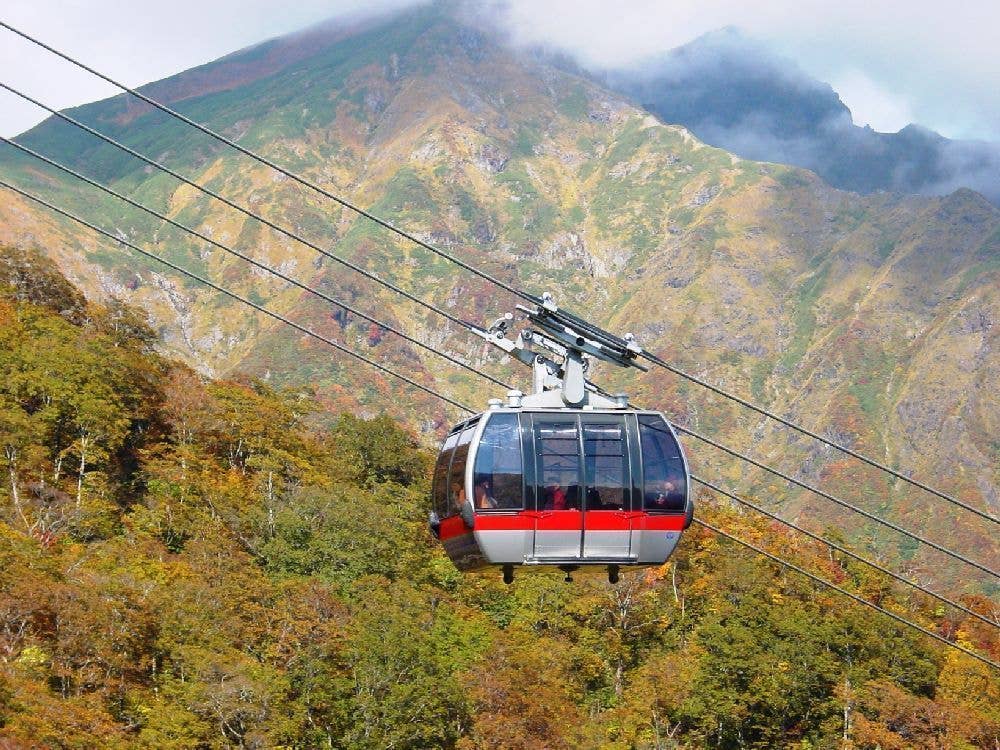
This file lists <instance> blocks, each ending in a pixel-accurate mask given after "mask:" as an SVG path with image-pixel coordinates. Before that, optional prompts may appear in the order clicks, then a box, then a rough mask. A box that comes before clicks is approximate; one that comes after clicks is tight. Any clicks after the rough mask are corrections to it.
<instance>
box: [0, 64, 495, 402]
mask: <svg viewBox="0 0 1000 750" xmlns="http://www.w3.org/2000/svg"><path fill="white" fill-rule="evenodd" d="M0 85H2V84H0ZM0 141H2V142H3V143H6V144H7V145H9V146H12V147H13V148H16V149H19V150H20V151H22V152H24V153H26V154H29V155H31V156H33V157H35V158H36V159H38V160H40V161H42V162H44V163H46V164H48V165H50V166H52V167H55V168H56V169H59V170H62V171H63V172H65V173H66V174H69V175H72V176H73V177H75V178H77V179H78V180H82V181H83V182H86V183H87V184H88V185H92V186H93V187H96V188H97V189H99V190H102V191H104V192H105V193H107V194H109V195H112V196H114V197H115V198H118V199H119V200H121V201H124V202H125V203H128V204H129V205H130V206H134V207H135V208H138V209H140V210H142V211H145V212H146V213H148V214H150V215H151V216H155V217H156V218H158V219H160V220H161V221H164V222H166V223H168V224H170V225H171V226H174V227H176V228H178V229H180V230H183V231H184V232H187V233H188V234H191V235H193V236H194V237H197V238H198V239H199V240H201V241H202V242H207V243H208V244H210V245H212V246H214V247H217V248H218V249H220V250H222V251H224V252H227V253H229V254H231V255H234V256H236V257H237V258H240V259H241V260H244V261H246V262H247V263H250V264H251V265H253V266H256V267H257V268H259V269H261V270H262V271H266V272H267V273H270V274H272V275H274V276H276V277H277V278H279V279H281V280H282V281H287V282H288V283H289V284H292V285H294V286H296V287H298V288H299V289H302V290H303V291H305V292H308V293H310V294H313V295H315V296H317V297H319V298H320V299H322V300H324V301H326V302H329V303H330V304H331V305H336V306H337V307H342V308H343V309H345V310H347V311H348V312H351V313H354V314H355V315H357V316H358V317H360V318H363V319H365V320H367V321H368V322H370V323H374V324H375V325H377V326H380V327H381V328H384V329H385V330H387V331H390V332H392V333H394V334H396V335H397V336H399V337H400V338H402V339H404V340H406V341H409V342H410V343H411V344H415V345H416V346H419V347H421V348H422V349H425V350H427V351H429V352H431V353H433V354H436V355H438V356H439V357H443V358H444V359H446V360H447V361H449V362H451V363H452V364H454V365H457V366H459V367H462V368H464V369H466V370H468V371H469V372H472V373H473V374H475V375H479V376H481V377H484V378H486V379H487V380H489V381H490V382H492V383H494V384H495V385H499V386H502V387H504V388H506V389H508V390H509V389H510V386H509V385H508V384H506V383H504V382H503V381H502V380H497V379H496V378H494V377H492V376H491V375H488V374H486V373H484V372H481V371H480V370H477V369H476V368H474V367H472V366H471V365H467V364H466V363H465V362H462V361H461V360H459V359H456V358H455V357H452V356H451V355H450V354H447V353H446V352H442V351H439V350H438V349H435V348H434V347H432V346H429V345H428V344H425V343H423V342H422V341H420V340H419V339H416V338H414V337H413V336H410V335H409V334H408V333H406V332H404V331H402V330H400V329H398V328H396V327H395V326H393V325H391V324H389V323H385V322H383V321H381V320H378V319H376V318H373V317H372V316H371V315H368V314H367V313H365V312H362V311H361V310H358V309H357V308H355V307H353V306H351V305H349V304H347V303H346V302H342V301H340V300H338V299H336V298H335V297H331V296H329V295H328V294H325V293H324V292H321V291H320V290H318V289H316V288H314V287H311V286H309V285H308V284H303V283H302V282H300V281H297V280H296V279H294V278H292V277H291V276H288V275H287V274H285V273H283V272H281V271H279V270H277V269H276V268H272V267H271V266H269V265H267V264H266V263H261V262H260V261H257V260H255V259H254V258H251V257H250V256H248V255H245V254H243V253H241V252H240V251H239V250H235V249H233V248H231V247H228V246H227V245H224V244H222V243H221V242H218V241H216V240H213V239H212V238H211V237H209V236H207V235H205V234H202V233H201V232H199V231H198V230H197V229H193V228H191V227H188V226H185V225H184V224H181V223H180V222H177V221H174V220H173V219H171V218H170V217H168V216H166V215H164V214H161V213H160V212H158V211H155V210H154V209H152V208H149V207H148V206H145V205H143V204H142V203H139V202H138V201H135V200H132V199H131V198H129V197H128V196H126V195H123V194H122V193H119V192H118V191H117V190H114V189H113V188H110V187H108V186H107V185H103V184H101V183H100V182H97V181H96V180H92V179H91V178H89V177H87V176H86V175H83V174H80V173H79V172H77V171H75V170H73V169H71V168H69V167H67V166H65V165H64V164H60V163H59V162H57V161H55V160H54V159H50V158H49V157H47V156H45V155H43V154H40V153H38V152H37V151H34V150H32V149H30V148H28V147H27V146H22V145H21V144H19V143H17V142H16V141H12V140H10V139H9V138H5V137H4V136H0Z"/></svg>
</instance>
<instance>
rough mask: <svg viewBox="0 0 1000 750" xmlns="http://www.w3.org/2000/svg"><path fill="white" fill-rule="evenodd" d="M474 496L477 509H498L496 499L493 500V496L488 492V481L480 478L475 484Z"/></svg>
mask: <svg viewBox="0 0 1000 750" xmlns="http://www.w3.org/2000/svg"><path fill="white" fill-rule="evenodd" d="M475 494H476V507H477V508H496V507H498V503H497V501H496V498H494V497H493V494H492V493H491V492H490V481H489V480H488V479H486V478H482V479H480V480H479V481H478V482H476V486H475Z"/></svg>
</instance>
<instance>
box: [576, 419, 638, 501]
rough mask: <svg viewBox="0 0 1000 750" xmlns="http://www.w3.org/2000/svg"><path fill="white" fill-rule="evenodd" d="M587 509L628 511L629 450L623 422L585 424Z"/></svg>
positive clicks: (584, 446)
mask: <svg viewBox="0 0 1000 750" xmlns="http://www.w3.org/2000/svg"><path fill="white" fill-rule="evenodd" d="M583 449H584V459H585V466H586V469H587V491H586V501H587V504H586V508H587V510H628V509H629V507H628V506H629V502H628V499H629V493H630V485H629V479H630V476H629V470H628V450H627V444H626V442H625V424H624V423H623V422H606V421H605V422H587V421H586V419H585V420H584V422H583Z"/></svg>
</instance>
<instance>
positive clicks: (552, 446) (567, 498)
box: [535, 417, 580, 510]
mask: <svg viewBox="0 0 1000 750" xmlns="http://www.w3.org/2000/svg"><path fill="white" fill-rule="evenodd" d="M535 449H536V450H537V452H538V484H539V493H538V503H539V510H572V509H578V508H579V507H580V435H579V432H578V430H577V423H576V419H573V420H572V421H556V420H546V419H538V418H537V417H536V418H535Z"/></svg>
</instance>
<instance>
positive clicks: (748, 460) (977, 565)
mask: <svg viewBox="0 0 1000 750" xmlns="http://www.w3.org/2000/svg"><path fill="white" fill-rule="evenodd" d="M674 426H675V427H676V428H677V430H679V431H680V432H683V433H684V434H685V435H690V436H691V437H693V438H695V439H696V440H700V441H702V442H703V443H707V444H708V445H711V446H712V447H713V448H717V449H718V450H721V451H723V452H724V453H728V454H729V455H730V456H733V457H734V458H738V459H740V460H741V461H744V462H746V463H748V464H750V465H752V466H756V467H757V468H758V469H763V470H764V471H766V472H768V473H770V474H773V475H774V476H776V477H780V478H781V479H784V480H785V481H786V482H790V483H791V484H794V485H796V486H797V487H801V488H802V489H804V490H808V491H809V492H812V493H813V494H815V495H818V496H819V497H822V498H824V499H825V500H829V501H830V502H833V503H836V504H837V505H839V506H841V507H842V508H846V509H847V510H850V511H852V512H854V513H857V514H858V515H860V516H864V517H865V518H867V519H869V520H870V521H875V522H876V523H878V524H881V525H882V526H885V527H886V528H889V529H892V530H893V531H895V532H898V533H900V534H902V535H904V536H907V537H909V538H910V539H912V540H914V541H916V542H920V543H921V544H926V545H927V546H928V547H930V548H932V549H936V550H937V551H938V552H943V553H944V554H946V555H948V556H949V557H951V558H954V559H955V560H959V561H961V562H963V563H965V564H966V565H970V566H972V567H973V568H976V569H978V570H981V571H983V572H984V573H989V574H990V575H991V576H994V577H996V578H1000V572H997V571H995V570H993V569H992V568H988V567H986V566H985V565H983V564H981V563H978V562H976V561H975V560H970V559H969V558H968V557H965V556H964V555H961V554H959V553H958V552H953V551H952V550H950V549H948V548H947V547H944V546H942V545H940V544H938V543H937V542H933V541H931V540H930V539H927V538H925V537H922V536H920V535H919V534H915V533H913V532H912V531H907V530H906V529H904V528H903V527H902V526H898V525H897V524H895V523H893V522H892V521H887V520H886V519H884V518H881V517H880V516H877V515H875V514H874V513H869V512H868V511H867V510H865V509H864V508H859V507H858V506H856V505H852V504H851V503H849V502H847V501H846V500H841V499H840V498H839V497H836V496H834V495H831V494H830V493H829V492H824V491H823V490H821V489H819V488H818V487H813V486H812V485H811V484H808V483H806V482H803V481H801V480H799V479H796V478H795V477H793V476H791V475H790V474H786V473H784V472H783V471H779V470H778V469H774V468H772V467H770V466H768V465H766V464H763V463H761V462H760V461H757V460H755V459H753V458H750V456H748V455H746V454H745V453H740V452H739V451H736V450H733V449H732V448H728V447H726V446H725V445H722V443H717V442H716V441H715V440H712V439H711V438H709V437H705V436H704V435H701V434H699V433H697V432H695V431H694V430H690V429H688V428H687V427H682V426H681V425H674Z"/></svg>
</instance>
